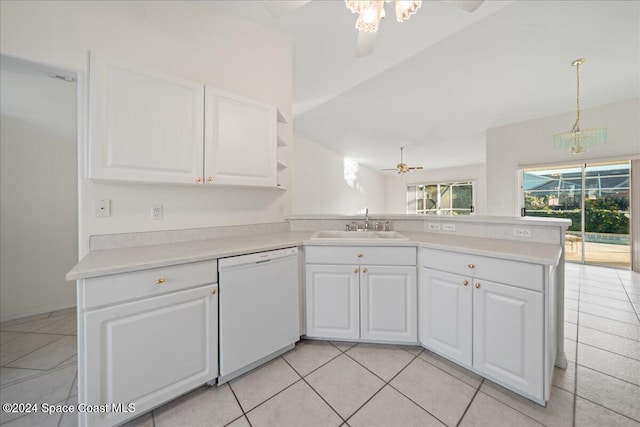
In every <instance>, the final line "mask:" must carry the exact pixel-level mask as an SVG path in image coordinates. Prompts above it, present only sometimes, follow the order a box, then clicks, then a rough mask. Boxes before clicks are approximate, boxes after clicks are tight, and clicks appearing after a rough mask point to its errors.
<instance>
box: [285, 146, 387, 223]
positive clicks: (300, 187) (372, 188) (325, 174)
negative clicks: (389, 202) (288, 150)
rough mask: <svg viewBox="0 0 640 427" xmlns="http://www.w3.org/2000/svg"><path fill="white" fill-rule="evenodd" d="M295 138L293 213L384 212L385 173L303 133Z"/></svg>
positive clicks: (373, 213)
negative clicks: (346, 157) (368, 166)
mask: <svg viewBox="0 0 640 427" xmlns="http://www.w3.org/2000/svg"><path fill="white" fill-rule="evenodd" d="M293 139H294V147H293V183H294V187H293V213H294V214H345V215H347V214H356V213H360V212H362V211H364V209H365V208H367V207H368V208H369V213H371V214H372V215H375V214H376V213H382V212H384V177H383V175H382V174H380V173H378V172H376V171H374V170H373V169H369V168H367V167H364V166H361V165H359V164H358V163H355V162H353V161H350V160H349V159H345V158H344V156H342V155H340V154H338V153H336V152H335V151H332V150H330V149H328V148H326V147H324V146H322V145H319V144H318V143H316V142H314V141H311V140H310V139H307V138H305V137H303V136H301V135H294V138H293Z"/></svg>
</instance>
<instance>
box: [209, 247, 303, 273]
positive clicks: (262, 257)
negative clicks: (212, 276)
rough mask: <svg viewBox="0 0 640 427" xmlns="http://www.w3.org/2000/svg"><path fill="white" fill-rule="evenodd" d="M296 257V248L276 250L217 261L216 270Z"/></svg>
mask: <svg viewBox="0 0 640 427" xmlns="http://www.w3.org/2000/svg"><path fill="white" fill-rule="evenodd" d="M297 255H298V248H286V249H277V250H274V251H265V252H257V253H253V254H248V255H238V256H232V257H228V258H221V259H219V260H218V270H219V271H220V270H223V269H225V268H226V267H235V266H239V265H252V264H257V263H264V262H269V261H272V260H277V259H281V258H287V257H291V256H297Z"/></svg>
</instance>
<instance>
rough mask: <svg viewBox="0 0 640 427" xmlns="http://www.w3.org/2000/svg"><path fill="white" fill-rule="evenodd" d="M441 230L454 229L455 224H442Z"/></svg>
mask: <svg viewBox="0 0 640 427" xmlns="http://www.w3.org/2000/svg"><path fill="white" fill-rule="evenodd" d="M442 230H443V231H456V225H455V224H442Z"/></svg>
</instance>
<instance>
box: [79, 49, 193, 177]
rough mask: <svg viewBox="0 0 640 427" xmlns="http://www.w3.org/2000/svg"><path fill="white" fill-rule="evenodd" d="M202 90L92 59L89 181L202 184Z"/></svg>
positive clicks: (156, 74)
mask: <svg viewBox="0 0 640 427" xmlns="http://www.w3.org/2000/svg"><path fill="white" fill-rule="evenodd" d="M203 140H204V85H203V84H200V83H196V82H192V81H188V80H184V79H179V78H176V77H172V76H168V75H166V74H162V73H159V72H156V71H152V70H148V69H144V68H141V67H137V66H134V65H131V64H129V63H127V62H124V61H120V60H117V59H113V58H109V57H105V56H102V55H96V54H93V53H92V54H91V57H90V69H89V159H90V161H89V171H88V172H89V173H88V175H89V178H92V179H106V180H126V181H140V182H167V183H193V182H197V180H198V177H200V181H202V171H203V149H202V147H203Z"/></svg>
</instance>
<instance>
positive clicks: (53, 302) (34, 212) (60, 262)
mask: <svg viewBox="0 0 640 427" xmlns="http://www.w3.org/2000/svg"><path fill="white" fill-rule="evenodd" d="M0 74H1V78H0V85H1V88H0V94H1V96H0V100H1V113H2V114H1V116H0V117H1V124H0V161H1V163H2V164H1V167H0V172H1V177H0V186H1V189H0V190H1V191H0V207H1V214H0V233H1V235H2V239H1V243H2V245H1V250H0V295H1V298H0V320H2V321H5V320H11V319H15V318H21V317H26V316H30V315H35V314H41V313H47V312H51V311H54V310H59V309H64V308H68V307H72V306H75V301H76V300H75V286H74V284H73V283H71V282H67V281H66V279H65V275H66V273H67V272H68V271H69V270H70V269H71V268H72V267H73V266H74V265H75V264H76V263H77V261H78V150H77V144H78V143H77V82H76V75H75V73H72V72H68V71H65V70H60V69H56V68H53V67H49V66H45V65H42V64H38V63H34V62H30V61H25V60H22V59H18V58H14V57H10V56H6V55H0Z"/></svg>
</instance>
